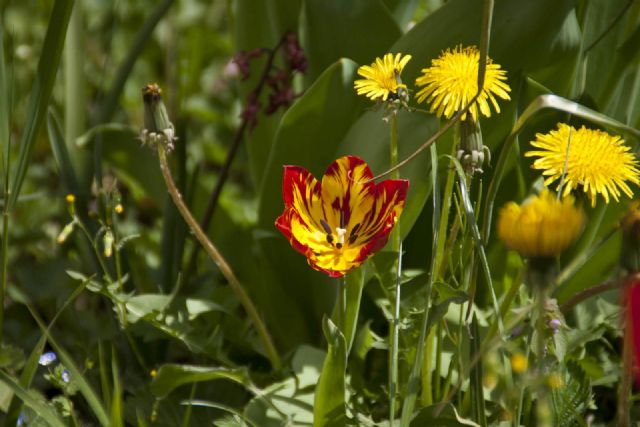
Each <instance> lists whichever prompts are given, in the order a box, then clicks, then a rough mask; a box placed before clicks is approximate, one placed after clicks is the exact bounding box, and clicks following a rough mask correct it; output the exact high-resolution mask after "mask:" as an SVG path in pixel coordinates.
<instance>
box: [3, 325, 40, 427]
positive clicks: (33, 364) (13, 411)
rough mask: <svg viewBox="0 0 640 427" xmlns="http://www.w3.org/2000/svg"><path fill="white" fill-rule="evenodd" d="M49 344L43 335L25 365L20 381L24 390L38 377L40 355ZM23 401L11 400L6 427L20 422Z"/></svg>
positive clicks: (5, 420)
mask: <svg viewBox="0 0 640 427" xmlns="http://www.w3.org/2000/svg"><path fill="white" fill-rule="evenodd" d="M46 343H47V338H46V337H45V336H44V335H42V337H41V338H40V340H38V343H37V344H36V345H35V347H33V350H32V351H31V354H30V355H29V358H28V359H27V362H26V363H25V365H24V369H23V370H22V373H21V374H20V380H19V381H18V383H19V384H20V386H22V387H24V388H29V387H30V386H31V381H33V377H34V376H35V375H36V371H37V370H38V362H39V360H40V355H41V354H42V350H44V345H45V344H46ZM22 403H23V402H22V400H20V399H16V398H15V396H14V397H13V398H12V399H11V403H10V404H9V409H8V410H7V415H6V417H5V419H4V424H3V425H4V426H5V427H13V426H15V425H16V423H17V422H18V418H19V417H20V411H21V409H22Z"/></svg>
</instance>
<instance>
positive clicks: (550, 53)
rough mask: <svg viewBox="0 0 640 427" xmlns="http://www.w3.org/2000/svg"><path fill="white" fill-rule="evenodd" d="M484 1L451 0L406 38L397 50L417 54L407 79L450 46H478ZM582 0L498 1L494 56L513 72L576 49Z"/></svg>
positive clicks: (552, 60)
mask: <svg viewBox="0 0 640 427" xmlns="http://www.w3.org/2000/svg"><path fill="white" fill-rule="evenodd" d="M483 3H484V2H481V1H472V2H470V1H467V0H452V1H449V2H447V3H446V4H444V5H443V6H442V7H441V8H439V9H438V10H436V11H435V12H433V13H432V14H430V15H429V16H427V17H426V18H425V19H423V20H422V21H421V22H419V23H418V24H416V25H415V26H414V27H413V28H412V29H411V30H410V31H409V32H408V33H407V34H405V35H404V36H403V37H401V38H400V39H399V40H398V41H397V42H396V43H395V44H394V45H393V47H392V48H391V51H393V52H403V53H407V54H411V55H413V59H412V60H411V61H410V62H409V63H408V64H407V67H406V68H405V71H404V72H403V76H402V77H403V80H404V81H413V80H414V79H415V78H416V77H417V76H418V73H419V71H420V69H421V68H425V67H427V66H428V65H429V61H430V60H431V59H433V58H436V57H437V56H438V55H439V54H440V52H441V51H443V50H446V49H447V48H453V47H455V46H456V45H458V44H463V45H478V44H479V42H480V27H481V20H482V9H483ZM577 3H578V1H577V0H560V1H556V0H540V1H536V2H514V1H511V0H497V1H496V2H495V7H494V15H493V22H492V26H491V46H490V49H489V56H490V57H491V58H492V59H493V60H494V61H495V62H496V63H498V64H500V65H501V66H502V68H504V69H506V70H507V71H508V72H515V71H517V70H519V69H524V70H528V71H530V70H536V69H542V68H545V67H546V66H548V65H551V64H554V63H555V62H557V61H558V60H560V59H562V58H564V57H566V56H567V55H568V54H569V53H572V52H575V51H576V49H577V48H578V46H579V43H580V34H579V32H576V31H577V30H578V27H577V26H576V25H575V15H572V13H573V12H572V10H573V8H574V7H575V6H576V5H577ZM565 26H568V27H569V29H565ZM522 52H526V55H523V54H522Z"/></svg>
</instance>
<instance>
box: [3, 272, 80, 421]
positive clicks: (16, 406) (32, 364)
mask: <svg viewBox="0 0 640 427" xmlns="http://www.w3.org/2000/svg"><path fill="white" fill-rule="evenodd" d="M87 283H88V281H85V282H83V283H81V284H80V285H79V286H78V287H77V288H76V289H75V290H74V291H73V292H72V293H71V295H69V297H68V298H67V299H66V300H65V302H64V303H63V304H62V306H61V307H60V309H59V310H58V312H57V313H56V314H55V316H53V319H51V322H49V326H48V327H47V330H51V328H52V327H53V325H54V323H55V322H56V320H58V317H59V316H60V314H62V312H63V311H64V310H65V309H66V308H67V307H68V306H69V304H71V303H72V302H73V301H75V299H76V297H77V296H78V295H80V293H81V292H82V291H84V288H85V287H86V286H87ZM12 296H13V298H14V300H16V301H17V300H21V302H23V303H25V304H28V301H27V297H26V295H24V294H20V295H12ZM46 343H47V334H46V333H45V334H42V337H41V338H40V340H38V343H37V344H36V345H35V347H34V348H33V350H32V351H31V354H30V355H29V358H28V359H27V361H26V363H25V366H24V369H22V374H20V381H19V382H20V385H21V386H22V387H24V388H25V389H26V388H29V387H30V386H31V381H33V377H34V376H35V374H36V371H37V369H38V362H39V360H40V355H41V354H42V350H43V349H44V346H45V344H46ZM21 408H22V402H21V401H20V400H19V399H16V398H13V399H12V400H11V403H10V404H9V409H8V410H7V416H6V417H5V420H4V424H3V425H4V426H5V427H13V426H15V425H16V422H17V420H18V417H19V416H20V409H21Z"/></svg>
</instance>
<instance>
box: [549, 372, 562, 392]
mask: <svg viewBox="0 0 640 427" xmlns="http://www.w3.org/2000/svg"><path fill="white" fill-rule="evenodd" d="M547 384H549V387H551V388H552V389H554V390H557V389H559V388H561V387H562V386H563V385H564V382H563V381H562V377H561V376H560V374H557V373H555V372H554V373H552V374H551V375H549V377H548V378H547Z"/></svg>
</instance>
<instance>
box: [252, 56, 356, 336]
mask: <svg viewBox="0 0 640 427" xmlns="http://www.w3.org/2000/svg"><path fill="white" fill-rule="evenodd" d="M355 68H356V64H354V63H353V62H352V61H350V60H347V59H343V60H340V61H338V62H336V63H335V64H333V65H332V66H331V67H329V68H328V69H327V70H326V71H325V72H324V73H323V74H322V76H320V77H319V78H318V79H317V80H316V82H315V83H314V84H313V86H311V87H310V88H309V89H308V90H307V91H306V92H305V94H304V95H303V96H302V97H301V98H300V99H299V100H298V101H297V102H296V103H295V104H294V105H293V106H292V107H291V108H290V109H289V110H288V111H287V112H286V114H285V115H284V116H283V118H282V121H281V123H280V127H279V129H278V133H277V135H276V140H275V142H274V146H273V150H272V151H271V155H270V157H269V162H268V164H267V166H266V172H265V178H264V181H263V185H262V187H261V189H260V202H259V213H258V215H259V217H258V224H259V226H260V228H262V230H263V232H262V233H261V235H260V236H259V237H260V238H259V240H258V243H259V245H260V250H261V253H262V254H264V256H265V259H266V260H267V261H268V264H269V266H270V268H269V270H267V271H266V272H265V273H266V274H263V276H265V277H264V278H265V282H264V284H263V286H262V287H261V289H258V290H257V292H261V294H260V297H259V301H260V302H259V305H260V306H261V308H262V309H263V310H265V313H266V314H267V316H268V320H269V324H271V325H273V329H274V330H275V331H276V332H275V333H276V335H278V336H279V339H278V340H279V341H280V342H284V343H285V347H288V348H291V347H295V346H297V345H299V344H300V342H303V341H307V342H314V341H317V339H318V338H319V337H318V336H317V335H316V336H315V337H313V338H312V336H310V334H311V333H312V332H310V331H314V332H315V331H318V329H319V328H318V327H317V325H318V322H319V321H320V319H321V318H322V315H323V314H325V313H328V312H330V310H331V309H332V305H333V300H334V297H335V290H334V289H333V285H334V284H335V282H334V281H331V280H329V279H328V278H327V277H326V275H324V274H323V273H320V272H316V271H313V270H312V269H311V268H310V267H309V266H308V265H307V263H306V260H305V258H304V256H302V255H300V254H299V253H297V252H295V251H294V250H293V249H292V248H291V246H290V245H289V243H288V242H287V241H286V239H285V238H283V237H282V236H281V235H279V232H278V231H277V229H276V228H275V226H274V222H275V220H276V218H277V217H278V215H280V214H281V213H282V210H283V207H284V204H283V202H282V167H283V165H287V164H293V165H301V166H304V167H305V168H307V169H308V170H309V171H311V172H312V173H313V174H314V175H315V176H316V177H318V178H320V177H321V176H322V173H323V172H324V170H325V169H326V168H327V166H329V164H330V163H331V162H332V161H333V160H335V158H336V152H337V150H338V145H339V144H340V141H341V140H342V138H344V135H345V134H346V132H347V131H348V129H349V127H350V126H351V123H353V121H354V120H355V119H356V118H357V117H358V116H359V115H360V113H361V112H362V110H364V108H365V105H366V104H365V103H364V101H363V100H362V99H359V98H358V97H357V96H356V94H355V91H354V90H353V79H354V76H355ZM267 280H268V281H267ZM292 328H295V329H292Z"/></svg>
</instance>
